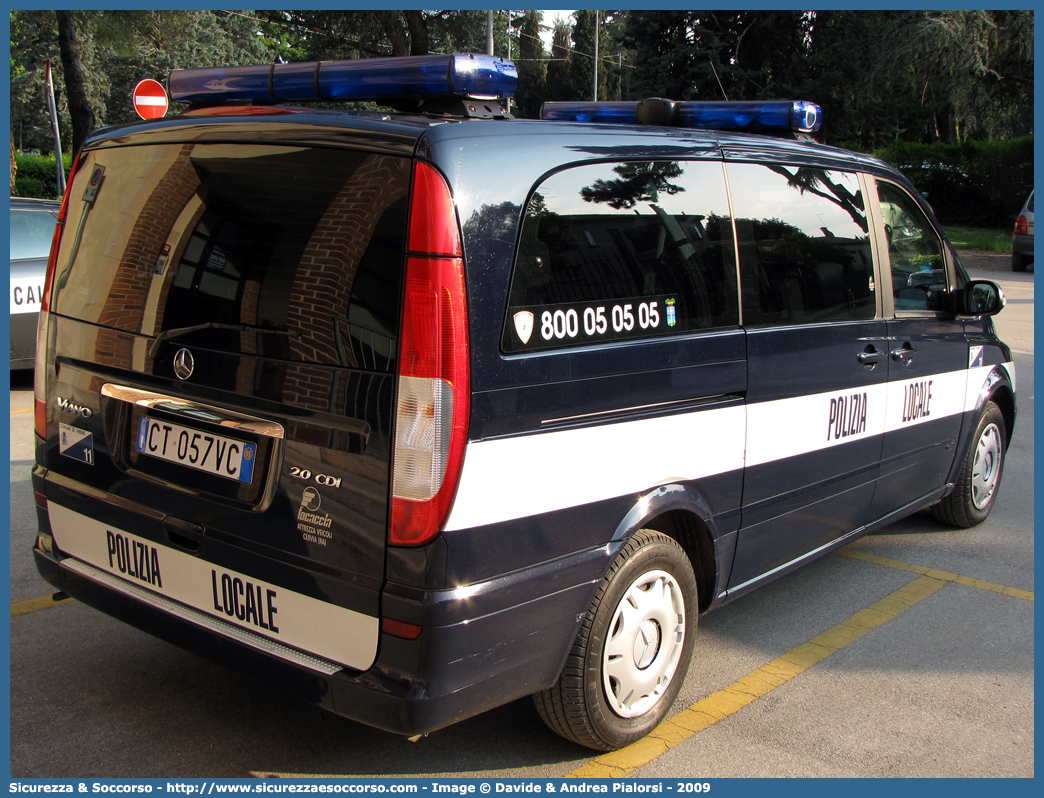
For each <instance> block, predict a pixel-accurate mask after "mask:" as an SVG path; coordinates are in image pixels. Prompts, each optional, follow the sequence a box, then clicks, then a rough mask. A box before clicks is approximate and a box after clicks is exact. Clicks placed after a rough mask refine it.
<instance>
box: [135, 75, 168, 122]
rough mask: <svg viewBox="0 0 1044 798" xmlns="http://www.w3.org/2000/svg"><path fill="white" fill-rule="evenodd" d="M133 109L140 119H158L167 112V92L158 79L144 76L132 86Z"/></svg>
mask: <svg viewBox="0 0 1044 798" xmlns="http://www.w3.org/2000/svg"><path fill="white" fill-rule="evenodd" d="M132 99H133V100H134V110H135V111H137V112H138V116H140V117H141V118H142V119H159V118H160V117H161V116H163V115H164V114H165V113H167V92H166V91H164V89H163V85H162V84H161V83H159V81H156V80H152V79H151V78H146V79H145V80H142V81H139V82H138V85H137V86H135V87H134V94H133V95H132Z"/></svg>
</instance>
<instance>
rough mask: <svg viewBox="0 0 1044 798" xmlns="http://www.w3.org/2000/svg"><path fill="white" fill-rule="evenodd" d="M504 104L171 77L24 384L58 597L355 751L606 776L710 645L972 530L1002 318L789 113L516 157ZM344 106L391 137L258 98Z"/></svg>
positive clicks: (87, 164)
mask: <svg viewBox="0 0 1044 798" xmlns="http://www.w3.org/2000/svg"><path fill="white" fill-rule="evenodd" d="M301 75H307V80H298V77H299V76H301ZM431 75H435V76H436V78H431V77H430V76H431ZM218 76H220V77H221V78H222V80H215V79H214V78H215V77H218ZM378 77H379V78H381V79H382V80H393V81H394V80H400V79H401V80H402V81H404V83H403V85H404V86H407V87H408V88H407V89H403V91H404V92H405V95H406V96H399V97H389V96H387V92H388V91H390V90H389V89H382V90H380V91H381V92H383V93H381V94H379V95H377V94H375V90H374V89H372V88H370V86H371V84H372V81H373V80H374V79H375V78H378ZM431 81H434V85H433V84H432V83H431ZM514 82H515V78H514V68H513V66H512V65H511V64H510V63H509V62H505V61H503V60H500V59H495V58H492V57H487V56H455V57H454V56H425V57H421V58H417V59H406V60H399V59H381V60H379V61H375V62H367V61H356V62H323V63H322V64H320V65H316V64H305V65H297V64H290V65H276V66H272V67H236V68H228V69H219V70H214V71H208V70H184V71H175V72H174V73H172V75H171V77H170V81H169V86H170V89H171V92H172V96H173V99H174V100H175V101H179V102H185V103H188V104H189V105H190V108H189V110H188V111H187V112H185V113H184V114H182V115H181V116H178V117H175V118H173V119H166V120H160V121H154V122H150V123H145V124H140V125H135V126H130V127H126V128H122V129H119V130H107V131H101V132H98V133H97V134H95V135H94V136H93V137H92V138H91V139H90V140H89V141H88V142H87V143H86V144H85V146H84V147H83V149H82V151H81V152H80V154H79V155H78V157H77V162H76V168H75V173H74V175H73V177H72V179H71V180H70V188H69V190H68V193H67V197H66V200H65V205H64V207H63V211H62V219H61V229H60V235H59V244H58V248H57V251H56V255H55V257H54V260H53V263H52V268H51V271H50V273H49V274H48V283H47V286H48V287H47V290H46V291H45V297H44V299H45V301H44V311H43V316H42V320H41V327H40V329H41V332H42V335H41V340H40V356H39V357H38V359H37V378H36V391H37V402H36V432H37V436H38V437H37V452H38V455H37V466H36V469H35V470H34V474H33V481H34V488H35V490H36V495H37V501H38V504H39V520H40V533H39V536H38V538H37V541H36V546H35V553H36V558H37V563H38V567H39V569H40V571H41V573H42V574H43V576H44V577H45V578H46V579H47V580H49V581H50V582H51V583H52V584H53V585H55V587H57V588H59V589H61V590H64V591H65V592H66V593H68V594H69V595H72V596H75V597H77V598H78V599H80V600H82V601H83V602H85V603H87V604H90V605H93V606H95V607H98V608H100V609H102V610H104V611H106V612H109V613H111V614H112V615H114V616H116V617H118V618H122V619H124V620H126V621H128V622H129V623H132V624H134V625H137V626H139V627H141V628H143V629H146V630H148V631H150V632H152V633H154V634H157V635H159V636H161V637H163V638H165V639H168V640H171V641H173V642H176V643H178V644H180V645H183V646H185V647H187V648H190V649H193V650H197V651H200V652H201V653H204V654H207V655H210V656H216V657H218V658H219V659H221V660H222V661H225V662H228V663H230V664H232V665H234V666H235V667H253V668H256V669H258V670H260V671H262V672H263V673H265V674H267V675H268V676H269V677H271V678H275V679H276V680H278V682H279V683H280V684H281V685H282V686H283V687H285V688H287V689H290V690H293V691H295V692H297V693H299V694H300V695H302V696H303V697H304V698H306V699H307V700H309V701H312V702H315V703H317V704H319V705H322V706H324V707H326V708H327V709H330V710H332V711H334V712H338V713H340V714H342V715H346V716H348V717H351V718H355V719H358V720H360V721H363V722H365V723H369V724H372V725H374V726H378V727H380V728H383V729H389V730H392V731H395V732H399V733H404V734H417V733H422V732H427V731H431V730H433V729H437V728H440V727H443V726H446V725H448V724H450V723H453V722H455V721H457V720H460V719H463V718H466V717H469V716H471V715H474V714H476V713H479V712H482V711H484V710H486V709H489V708H491V707H494V706H498V705H500V704H504V703H506V702H508V701H511V700H514V699H516V698H519V697H522V696H526V695H534V696H535V697H536V704H537V707H538V709H539V711H540V713H541V715H542V716H543V717H544V718H545V720H546V721H547V723H548V724H549V725H550V726H551V727H552V728H553V729H555V730H556V731H557V732H559V733H561V734H562V735H564V736H566V737H568V738H570V739H572V740H575V741H578V742H580V743H582V744H584V745H588V746H591V747H594V748H598V749H611V748H615V747H619V746H623V745H626V744H628V743H629V742H631V741H633V740H635V739H638V738H639V737H641V736H642V735H644V734H646V733H647V732H648V731H649V730H650V729H651V728H653V727H654V726H655V725H656V724H657V723H659V722H660V721H661V720H662V719H663V718H664V717H665V716H666V715H667V714H668V713H669V712H670V710H671V704H672V702H673V701H674V699H675V697H676V696H677V694H678V690H679V688H680V685H681V682H682V680H683V679H684V677H685V674H686V672H687V670H688V665H689V661H690V659H691V655H692V649H693V641H694V634H695V631H696V623H697V618H698V616H699V615H700V614H701V613H703V612H706V611H708V610H711V609H713V608H715V607H718V606H720V605H722V604H723V603H724V602H726V601H729V600H731V599H734V598H736V597H739V596H742V595H744V594H745V593H747V592H748V591H749V590H751V589H753V588H755V587H757V586H758V585H761V584H764V583H765V582H767V581H769V580H771V579H773V578H775V577H777V576H780V575H781V574H784V573H787V572H789V571H791V570H792V569H794V568H796V567H798V566H799V565H801V564H803V563H805V562H807V561H809V560H811V559H812V558H814V557H817V556H820V555H822V554H824V553H826V552H829V551H831V550H833V549H835V548H837V547H839V546H842V545H844V544H845V543H847V542H849V541H851V540H853V539H854V538H856V537H858V536H859V535H863V534H866V533H868V532H872V531H874V530H877V529H879V528H881V527H882V526H883V525H885V524H887V523H889V522H891V521H894V520H896V519H898V518H901V517H903V516H905V515H907V514H909V513H912V512H915V511H917V510H921V509H924V508H928V507H931V508H932V509H933V511H934V512H935V514H936V515H937V516H938V517H939V518H941V519H944V520H945V521H946V522H947V523H951V524H954V525H957V526H971V525H973V524H976V523H979V522H981V521H983V520H984V519H985V518H986V517H987V516H988V515H989V513H990V510H991V508H992V506H993V504H994V502H995V501H996V498H997V491H998V487H999V484H1000V478H1001V473H1002V465H1003V458H1004V453H1005V449H1006V447H1007V445H1008V442H1009V440H1010V438H1011V434H1012V428H1013V424H1014V420H1015V373H1014V368H1013V365H1012V356H1011V352H1010V350H1009V349H1008V347H1007V346H1005V345H1004V344H1003V343H1002V342H1001V341H999V340H998V339H997V337H996V334H995V332H994V328H993V323H992V321H991V318H990V317H991V315H992V314H994V313H996V312H998V311H999V310H1000V309H1001V307H1002V306H1003V297H1002V295H1001V293H1000V290H999V288H998V287H997V286H996V285H995V284H993V283H990V282H987V281H971V280H969V278H968V276H967V274H966V273H965V271H964V270H963V268H962V267H961V264H960V262H959V261H958V260H957V258H956V256H955V254H954V252H953V250H952V249H951V248H950V246H949V244H948V243H947V242H946V240H945V239H944V238H943V236H942V234H941V233H940V232H939V227H938V225H937V224H936V223H935V221H934V219H933V217H932V214H931V211H930V210H929V209H928V208H927V206H925V205H924V204H923V203H922V202H921V201H920V199H919V198H918V195H917V194H916V192H915V191H914V190H913V188H912V187H911V186H910V185H909V183H908V182H907V181H906V180H905V179H904V178H903V177H902V176H901V175H900V174H898V173H897V172H896V171H894V170H893V169H891V168H890V167H888V166H886V165H885V164H883V163H881V162H879V161H876V160H872V159H869V158H865V157H863V156H859V155H856V154H853V153H847V152H844V151H840V150H836V149H830V148H825V147H821V146H819V145H817V144H815V143H813V142H812V141H810V140H808V135H807V134H808V133H810V132H813V131H814V130H815V129H817V128H818V125H819V123H820V114H819V112H818V109H817V108H816V107H815V106H813V105H811V104H807V103H790V102H783V103H761V104H752V103H739V104H730V103H717V104H701V103H695V104H672V103H667V102H665V101H654V102H651V103H641V104H636V103H610V104H601V105H591V104H559V105H555V106H550V105H549V106H547V107H546V108H545V112H544V116H545V118H544V119H543V120H536V121H525V120H513V119H510V118H508V117H507V115H506V114H505V113H504V112H503V110H502V109H501V108H500V106H499V104H498V103H497V102H496V101H495V100H493V99H490V98H492V97H497V96H504V95H506V94H508V93H510V91H511V89H512V88H513V85H514ZM377 85H382V86H383V85H387V84H385V83H379V84H377ZM220 87H224V88H220ZM230 87H231V88H230ZM316 87H318V90H319V92H320V94H319V95H316V96H312V94H311V93H312V92H313V91H315V90H316ZM360 87H361V88H360ZM331 97H339V98H342V99H356V100H358V99H372V100H375V101H376V100H379V101H381V102H385V103H390V104H392V105H396V104H398V105H403V106H408V107H409V108H410V109H412V110H409V111H408V112H404V113H394V114H391V113H374V112H347V111H346V112H339V111H328V110H322V111H320V110H312V109H309V108H308V107H301V106H293V107H284V106H281V105H278V104H276V105H273V104H271V103H272V102H273V101H280V102H291V101H307V100H315V99H330V98H331ZM650 108H652V109H653V111H652V112H650V111H649V109H650ZM606 115H608V118H605V116H606ZM648 115H652V116H653V117H654V121H656V122H657V124H639V121H640V120H644V118H645V117H646V116H648ZM484 117H493V118H494V119H486V118H484ZM592 122H596V123H597V122H604V123H603V124H591V123H592ZM694 123H698V124H699V125H700V126H701V127H692V126H686V125H692V124H694ZM744 125H746V126H747V127H746V128H745V129H744V130H740V131H738V132H737V131H734V130H732V129H731V128H739V127H743V126H744ZM752 131H753V132H752ZM758 132H760V133H766V132H767V133H772V134H773V135H755V134H754V133H758ZM491 174H495V175H496V179H490V175H491Z"/></svg>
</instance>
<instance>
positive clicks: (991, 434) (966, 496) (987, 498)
mask: <svg viewBox="0 0 1044 798" xmlns="http://www.w3.org/2000/svg"><path fill="white" fill-rule="evenodd" d="M1006 441H1007V436H1006V434H1005V426H1004V415H1003V414H1002V413H1001V411H1000V408H999V407H997V405H996V404H994V403H993V402H987V403H986V406H985V407H984V408H983V409H982V415H980V416H979V423H978V425H977V426H976V427H975V437H974V438H973V439H972V445H971V448H970V449H969V450H968V454H967V456H966V457H965V458H964V465H963V466H962V467H961V473H960V474H959V475H958V477H957V484H956V486H955V487H954V489H953V492H952V493H950V495H948V496H946V497H945V498H944V499H943V500H942V501H940V502H939V503H938V504H936V505H935V506H933V507H932V515H934V516H935V517H936V519H938V520H939V521H942V522H944V523H947V524H950V525H951V526H956V527H960V528H962V529H967V528H968V527H972V526H975V525H976V524H981V523H982V522H983V521H985V520H986V517H987V516H988V515H989V514H990V510H992V509H993V503H994V501H996V499H997V489H998V488H999V487H1000V481H1001V476H1002V474H1003V471H1004V446H1005V442H1006Z"/></svg>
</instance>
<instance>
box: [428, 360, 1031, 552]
mask: <svg viewBox="0 0 1044 798" xmlns="http://www.w3.org/2000/svg"><path fill="white" fill-rule="evenodd" d="M1005 368H1007V369H1008V373H1009V374H1010V375H1012V380H1013V382H1014V370H1013V368H1012V365H1011V364H1005ZM993 369H994V367H993V366H982V367H976V368H972V369H962V370H959V371H952V372H943V373H940V374H933V375H928V376H923V377H918V378H917V379H910V380H902V381H894V382H890V383H881V384H878V385H872V386H859V387H854V388H850V389H845V390H837V391H829V392H824V393H818V394H811V395H808V396H798V397H793V398H788V399H779V400H775V401H769V402H757V403H755V404H751V405H747V406H745V407H744V406H741V405H739V406H733V407H725V408H713V409H708V410H699V411H695V412H692V413H683V414H678V415H672V416H663V417H659V418H651V419H641V420H638V421H624V422H619V423H616V424H602V425H597V426H591V427H583V428H580V429H569V430H556V431H551V432H537V433H533V434H528V435H519V436H517V437H512V438H498V439H493V440H487V441H475V442H471V443H468V448H467V452H466V453H465V455H464V466H463V468H462V470H461V475H460V482H459V484H458V487H457V497H456V499H455V501H454V503H453V508H452V509H451V510H450V514H449V516H448V518H447V519H446V524H445V526H444V527H443V528H444V529H445V530H446V531H453V530H455V529H470V528H472V527H477V526H485V525H487V524H496V523H500V522H503V521H511V520H514V519H518V518H527V517H529V516H533V515H539V514H540V513H549V512H553V511H556V510H565V509H568V508H570V507H578V506H580V505H583V504H589V503H591V502H596V501H605V500H607V499H613V498H616V497H618V496H626V495H627V494H629V493H645V492H646V491H648V490H650V489H652V488H654V487H656V486H657V485H664V484H668V483H671V482H682V481H691V480H697V479H701V478H704V477H710V476H715V475H718V474H725V473H727V472H729V471H734V470H737V469H741V468H743V467H744V465H748V466H754V465H762V464H765V463H771V462H775V461H778V460H783V459H785V458H789V457H796V456H798V455H802V454H808V453H811V452H815V451H820V450H822V449H826V448H829V447H832V446H840V445H842V444H845V443H849V442H851V441H853V440H859V439H862V438H866V437H868V436H871V435H881V434H883V433H886V432H893V431H896V430H900V429H903V428H905V427H908V426H910V425H913V424H923V423H927V422H929V421H933V420H936V419H938V418H943V417H946V416H952V415H955V414H959V413H963V412H965V411H970V410H974V409H975V405H976V402H977V399H978V396H979V394H980V392H981V391H982V387H983V385H984V383H985V380H986V377H987V376H988V375H989V373H990V372H991V371H992V370H993ZM925 382H931V399H930V403H929V405H928V407H927V408H925V407H924V406H923V405H921V407H920V412H919V413H913V414H911V413H905V415H906V416H907V417H908V420H906V421H904V420H903V419H904V409H906V408H907V398H908V396H909V389H910V386H911V385H912V384H914V383H925ZM863 395H865V400H864V399H863V398H862V397H863ZM853 396H858V397H860V398H859V399H858V400H853V399H852V397H853ZM842 399H843V400H845V402H846V405H845V408H844V412H845V413H846V414H847V415H846V417H845V419H844V420H843V421H842V422H838V420H837V419H835V421H834V422H832V423H831V415H830V414H831V402H832V401H833V402H835V407H834V410H835V413H837V412H841V411H840V410H839V409H838V407H837V403H838V401H839V400H842ZM854 401H860V402H862V401H865V405H864V406H863V407H864V408H865V410H866V419H865V425H864V423H863V418H862V413H861V409H860V412H859V415H858V417H856V416H855V415H854V411H853V407H852V402H854ZM926 412H927V414H926ZM910 416H913V417H912V418H909V417H910ZM839 424H840V426H839ZM828 426H829V433H828ZM828 434H829V437H828ZM745 443H746V446H744V444H745Z"/></svg>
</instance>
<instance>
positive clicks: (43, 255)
mask: <svg viewBox="0 0 1044 798" xmlns="http://www.w3.org/2000/svg"><path fill="white" fill-rule="evenodd" d="M60 205H61V203H59V202H56V201H54V200H40V199H23V198H21V197H11V369H12V370H14V369H24V368H32V366H33V360H34V356H35V353H36V322H37V318H38V317H39V314H40V297H41V295H42V294H43V288H44V275H45V273H46V272H47V256H48V254H49V253H50V251H51V239H52V237H53V236H54V225H55V222H56V221H57V219H58V208H59V207H60Z"/></svg>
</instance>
